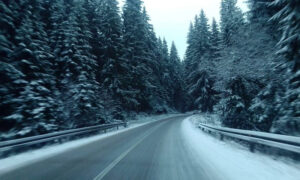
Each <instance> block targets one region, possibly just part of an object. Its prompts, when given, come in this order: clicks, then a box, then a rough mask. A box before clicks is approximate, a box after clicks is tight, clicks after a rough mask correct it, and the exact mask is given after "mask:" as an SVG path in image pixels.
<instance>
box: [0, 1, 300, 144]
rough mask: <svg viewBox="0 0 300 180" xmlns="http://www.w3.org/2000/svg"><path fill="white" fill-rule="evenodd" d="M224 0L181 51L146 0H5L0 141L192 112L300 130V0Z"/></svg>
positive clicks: (0, 15) (0, 6) (198, 22)
mask: <svg viewBox="0 0 300 180" xmlns="http://www.w3.org/2000/svg"><path fill="white" fill-rule="evenodd" d="M248 3H249V8H250V11H249V12H248V13H246V14H245V13H243V12H242V11H241V10H240V9H239V8H238V7H237V5H236V0H222V3H221V9H220V13H221V20H220V22H217V21H216V20H213V21H212V23H210V22H208V18H207V17H206V15H205V13H204V11H201V13H200V14H199V15H197V16H196V17H195V20H194V22H192V23H191V25H190V31H189V34H188V47H187V50H186V55H185V58H184V60H183V61H181V60H180V58H179V56H178V52H177V49H176V46H175V43H173V44H172V46H171V47H170V48H169V47H168V44H167V42H166V40H165V39H161V38H159V37H157V35H156V34H155V31H154V28H153V26H152V24H151V23H150V17H149V16H148V14H147V11H146V8H145V7H144V5H143V2H142V1H141V0H126V1H125V4H124V6H123V8H122V11H121V10H120V9H119V6H118V3H117V1H116V0H2V1H1V2H0V26H1V29H0V56H1V59H0V63H1V65H0V98H1V99H0V137H1V138H0V139H12V138H18V137H25V136H32V135H37V134H43V133H48V132H53V131H60V130H66V129H71V128H79V127H85V126H90V125H95V124H102V123H110V122H112V121H114V120H123V121H126V119H127V118H128V117H133V116H135V115H136V114H137V113H148V114H162V113H168V112H174V111H180V112H185V111H192V110H199V111H201V112H207V113H218V114H219V115H220V117H221V121H222V123H223V125H224V126H228V127H233V128H242V129H251V130H258V131H266V132H275V133H282V134H291V135H299V134H300V97H299V96H300V71H299V64H300V16H299V11H300V10H299V9H300V1H299V0H293V1H290V0H275V1H273V0H249V2H248Z"/></svg>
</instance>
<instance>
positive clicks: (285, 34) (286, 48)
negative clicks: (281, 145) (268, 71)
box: [271, 0, 300, 135]
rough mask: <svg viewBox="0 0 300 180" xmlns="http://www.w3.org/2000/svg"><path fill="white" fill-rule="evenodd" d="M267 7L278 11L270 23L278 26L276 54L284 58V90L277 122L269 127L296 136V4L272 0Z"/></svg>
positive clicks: (299, 39) (299, 27) (299, 105)
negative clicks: (285, 70) (280, 35)
mask: <svg viewBox="0 0 300 180" xmlns="http://www.w3.org/2000/svg"><path fill="white" fill-rule="evenodd" d="M271 6H274V7H279V8H280V10H279V11H278V12H277V13H276V14H275V15H274V16H273V17H272V20H278V21H279V22H280V26H281V27H280V30H281V31H282V37H281V40H280V41H279V43H278V46H279V51H278V52H277V54H282V55H284V56H285V58H286V60H287V63H286V67H287V73H286V79H287V84H288V87H287V90H286V92H285V95H284V97H283V98H282V99H281V101H282V104H281V106H280V118H279V119H278V120H277V121H275V122H274V124H273V126H272V131H273V132H278V133H284V134H292V135H299V132H300V48H299V47H300V16H299V8H300V1H299V0H294V1H288V0H276V1H274V2H272V4H271Z"/></svg>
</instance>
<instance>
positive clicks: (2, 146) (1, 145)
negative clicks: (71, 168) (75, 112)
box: [0, 122, 127, 152]
mask: <svg viewBox="0 0 300 180" xmlns="http://www.w3.org/2000/svg"><path fill="white" fill-rule="evenodd" d="M119 126H124V127H126V126H127V123H125V122H124V123H114V124H105V125H98V126H90V127H85V128H78V129H71V130H66V131H60V132H54V133H49V134H43V135H38V136H32V137H26V138H20V139H15V140H9V141H3V142H0V152H1V151H6V150H10V149H12V148H17V147H22V146H29V145H34V144H39V143H43V142H48V141H52V140H56V139H60V138H64V137H70V136H74V135H80V134H86V133H90V132H94V131H101V130H104V131H105V132H106V130H108V129H112V128H117V129H118V128H119Z"/></svg>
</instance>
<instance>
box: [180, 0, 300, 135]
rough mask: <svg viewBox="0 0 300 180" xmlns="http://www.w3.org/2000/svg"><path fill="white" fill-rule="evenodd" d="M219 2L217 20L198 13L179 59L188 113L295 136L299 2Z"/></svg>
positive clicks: (299, 93) (299, 108)
mask: <svg viewBox="0 0 300 180" xmlns="http://www.w3.org/2000/svg"><path fill="white" fill-rule="evenodd" d="M236 4H237V1H236V0H222V2H221V9H220V14H221V21H220V24H219V25H218V24H217V23H216V21H215V20H214V21H213V22H212V23H211V25H210V24H209V23H208V20H207V18H206V16H205V14H204V12H203V11H201V13H200V15H197V16H196V17H195V21H194V22H193V23H192V24H191V26H190V32H189V34H188V48H187V51H186V57H185V61H184V74H185V77H186V79H185V82H186V83H187V86H186V90H185V91H186V92H187V93H188V96H189V99H190V101H188V102H190V104H189V106H188V107H189V109H190V110H192V109H198V110H201V111H202V112H217V113H219V114H220V115H221V120H222V123H223V125H225V126H228V127H233V128H242V129H251V130H258V131H267V132H276V133H282V134H291V135H299V134H300V71H299V64H300V63H299V62H300V46H299V44H300V16H299V12H300V11H299V8H300V1H299V0H293V1H290V0H275V1H274V0H249V1H248V4H249V8H250V11H249V12H248V13H247V14H243V13H242V11H241V10H240V9H239V8H238V7H237V5H236Z"/></svg>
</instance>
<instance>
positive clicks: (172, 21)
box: [118, 0, 248, 58]
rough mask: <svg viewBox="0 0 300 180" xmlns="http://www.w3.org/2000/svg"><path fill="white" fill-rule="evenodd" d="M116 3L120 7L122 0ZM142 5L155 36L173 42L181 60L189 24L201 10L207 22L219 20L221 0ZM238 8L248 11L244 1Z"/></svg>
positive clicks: (174, 0) (149, 0)
mask: <svg viewBox="0 0 300 180" xmlns="http://www.w3.org/2000/svg"><path fill="white" fill-rule="evenodd" d="M118 1H119V3H120V7H122V6H123V4H124V0H118ZM144 5H145V7H146V9H147V11H148V14H149V16H150V20H151V23H152V24H153V26H154V29H155V32H156V34H157V36H161V37H165V38H166V40H167V41H168V44H169V46H170V45H171V43H172V41H174V42H175V44H176V46H177V48H178V53H179V55H180V57H181V58H183V57H184V54H185V50H186V47H187V43H186V40H187V33H188V30H189V24H190V22H191V21H193V20H194V17H195V14H199V13H200V11H201V9H203V10H204V11H205V14H206V16H207V17H208V18H209V22H211V21H212V18H216V20H217V21H219V20H220V5H221V0H209V1H208V0H145V1H144ZM238 6H239V7H240V8H241V9H242V10H243V11H244V12H246V11H247V10H248V7H247V4H246V2H245V0H238Z"/></svg>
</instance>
